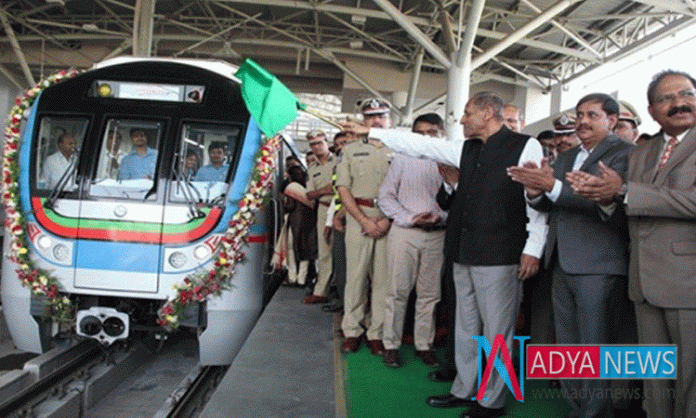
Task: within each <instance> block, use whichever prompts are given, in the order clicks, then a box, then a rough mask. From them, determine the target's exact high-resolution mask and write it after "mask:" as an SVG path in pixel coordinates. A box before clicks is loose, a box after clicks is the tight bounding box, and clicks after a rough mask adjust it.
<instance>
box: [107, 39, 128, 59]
mask: <svg viewBox="0 0 696 418" xmlns="http://www.w3.org/2000/svg"><path fill="white" fill-rule="evenodd" d="M132 46H133V38H128V39H125V40H124V41H123V42H121V45H119V46H118V47H116V48H115V49H114V50H113V51H111V52H109V53H108V54H106V55H105V56H104V57H102V61H104V60H107V59H109V58H113V57H117V56H119V55H121V54H122V53H123V52H125V51H126V50H127V49H128V48H130V47H132Z"/></svg>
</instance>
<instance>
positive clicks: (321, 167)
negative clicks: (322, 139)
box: [307, 154, 336, 206]
mask: <svg viewBox="0 0 696 418" xmlns="http://www.w3.org/2000/svg"><path fill="white" fill-rule="evenodd" d="M335 166H336V157H334V155H333V154H330V155H329V160H328V161H327V162H326V163H324V164H318V163H317V164H313V165H312V166H311V167H309V169H308V170H307V174H308V176H309V180H307V191H308V192H313V191H316V190H319V189H321V188H322V187H324V186H327V185H330V184H331V175H332V174H333V172H334V167H335ZM331 198H332V195H330V194H328V195H325V196H322V197H320V198H319V201H321V202H323V203H325V204H326V206H328V205H329V204H330V203H331Z"/></svg>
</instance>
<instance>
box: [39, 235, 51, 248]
mask: <svg viewBox="0 0 696 418" xmlns="http://www.w3.org/2000/svg"><path fill="white" fill-rule="evenodd" d="M51 244H52V242H51V238H49V237H48V236H46V235H41V236H40V237H39V239H37V240H36V245H38V246H39V248H41V249H42V250H45V249H48V248H50V247H51Z"/></svg>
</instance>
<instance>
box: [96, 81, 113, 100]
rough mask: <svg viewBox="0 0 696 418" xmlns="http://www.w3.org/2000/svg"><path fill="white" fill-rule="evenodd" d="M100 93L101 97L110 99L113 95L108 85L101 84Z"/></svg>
mask: <svg viewBox="0 0 696 418" xmlns="http://www.w3.org/2000/svg"><path fill="white" fill-rule="evenodd" d="M98 92H99V95H100V96H101V97H109V96H110V95H111V86H110V85H108V84H106V83H103V84H100V85H99V89H98Z"/></svg>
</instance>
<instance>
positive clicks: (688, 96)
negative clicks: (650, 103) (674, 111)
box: [655, 89, 696, 105]
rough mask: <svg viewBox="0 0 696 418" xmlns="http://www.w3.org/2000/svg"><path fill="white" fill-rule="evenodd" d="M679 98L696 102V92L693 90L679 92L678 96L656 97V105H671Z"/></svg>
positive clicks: (665, 95)
mask: <svg viewBox="0 0 696 418" xmlns="http://www.w3.org/2000/svg"><path fill="white" fill-rule="evenodd" d="M677 97H679V98H680V99H684V100H686V101H690V102H693V101H694V100H696V91H694V90H693V89H685V90H682V91H680V92H678V93H677V94H671V93H670V94H663V95H661V96H657V97H655V104H658V105H661V104H664V103H671V102H673V101H674V99H676V98H677Z"/></svg>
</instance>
